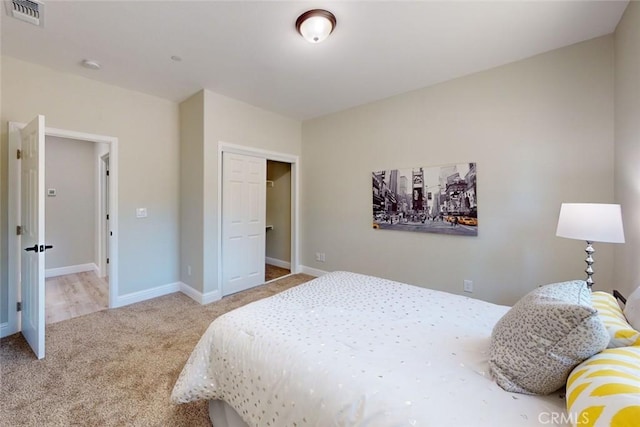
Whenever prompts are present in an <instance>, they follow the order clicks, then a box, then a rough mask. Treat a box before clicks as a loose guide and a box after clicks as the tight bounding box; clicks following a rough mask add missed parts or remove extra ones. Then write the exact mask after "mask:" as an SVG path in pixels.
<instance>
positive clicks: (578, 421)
mask: <svg viewBox="0 0 640 427" xmlns="http://www.w3.org/2000/svg"><path fill="white" fill-rule="evenodd" d="M538 422H539V423H540V424H542V425H567V424H569V425H574V426H579V425H583V424H589V414H587V413H584V412H583V413H582V414H580V415H578V414H566V413H564V412H540V413H539V414H538Z"/></svg>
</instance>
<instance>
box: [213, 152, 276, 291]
mask: <svg viewBox="0 0 640 427" xmlns="http://www.w3.org/2000/svg"><path fill="white" fill-rule="evenodd" d="M266 175H267V161H266V159H264V158H258V157H251V156H245V155H241V154H233V153H226V152H224V153H223V157H222V295H229V294H233V293H236V292H239V291H242V290H245V289H249V288H252V287H254V286H257V285H260V284H262V283H264V260H265V216H266V180H267V178H266Z"/></svg>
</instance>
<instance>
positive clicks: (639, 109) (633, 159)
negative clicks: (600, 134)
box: [613, 1, 640, 295]
mask: <svg viewBox="0 0 640 427" xmlns="http://www.w3.org/2000/svg"><path fill="white" fill-rule="evenodd" d="M615 58H616V59H615V70H616V74H615V100H616V102H615V135H616V151H615V171H616V174H615V187H616V201H617V202H618V203H620V204H621V205H622V215H623V222H624V231H625V239H626V243H625V244H622V245H616V248H615V277H614V279H615V280H614V281H613V284H614V286H615V287H616V289H619V290H621V291H622V292H623V293H624V294H626V295H629V294H630V293H631V291H632V290H634V289H635V288H637V287H638V285H640V263H639V262H638V260H640V221H638V220H637V218H638V213H639V212H640V3H638V2H635V1H632V2H630V3H629V6H627V9H626V11H625V13H624V15H623V17H622V20H621V21H620V23H619V24H618V28H617V29H616V34H615Z"/></svg>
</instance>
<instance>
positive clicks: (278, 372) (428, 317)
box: [171, 272, 565, 427]
mask: <svg viewBox="0 0 640 427" xmlns="http://www.w3.org/2000/svg"><path fill="white" fill-rule="evenodd" d="M507 310H508V307H504V306H499V305H494V304H490V303H487V302H484V301H480V300H475V299H471V298H466V297H462V296H458V295H452V294H448V293H444V292H438V291H433V290H428V289H424V288H419V287H415V286H410V285H405V284H401V283H397V282H392V281H388V280H384V279H380V278H375V277H370V276H363V275H359V274H354V273H346V272H336V273H331V274H328V275H325V276H322V277H320V278H318V279H315V280H313V281H311V282H308V283H305V284H303V285H300V286H298V287H295V288H292V289H290V290H288V291H285V292H282V293H280V294H277V295H275V296H273V297H270V298H266V299H263V300H260V301H257V302H254V303H252V304H249V305H247V306H244V307H241V308H239V309H236V310H234V311H232V312H229V313H227V314H225V315H223V316H221V317H219V318H218V319H216V320H215V321H214V322H213V323H212V324H211V326H210V327H209V329H208V330H207V331H206V333H205V334H204V335H203V337H202V338H201V340H200V342H199V343H198V344H197V346H196V348H195V349H194V351H193V353H192V355H191V357H190V358H189V360H188V362H187V364H186V366H185V367H184V369H183V371H182V373H181V374H180V377H179V379H178V381H177V382H176V385H175V387H174V389H173V393H172V396H171V398H172V400H173V401H174V402H176V403H184V402H190V401H194V400H199V399H222V400H225V401H226V402H228V403H229V404H230V405H231V406H232V407H233V408H234V409H235V410H236V411H237V412H238V414H240V416H241V417H242V418H243V419H244V420H245V421H246V422H247V424H249V425H251V426H261V427H262V426H303V425H311V426H334V425H335V426H365V425H366V426H454V425H455V426H509V427H513V426H524V425H532V426H533V425H536V426H537V425H541V424H545V423H546V424H550V423H551V420H552V418H553V419H554V420H555V423H553V425H556V426H557V425H563V423H562V422H560V421H562V420H563V416H562V414H564V412H565V411H564V409H563V408H564V400H563V399H561V398H560V397H559V396H558V395H551V396H546V397H536V396H526V395H519V394H512V393H508V392H506V391H504V390H502V389H501V388H500V387H498V386H497V385H496V384H495V382H494V381H493V380H492V379H491V378H490V376H489V374H488V365H487V359H488V349H489V340H490V336H491V330H492V328H493V325H494V324H495V323H496V322H497V320H498V319H499V318H500V317H501V316H502V315H503V314H504V313H505V312H506V311H507ZM554 414H555V415H554Z"/></svg>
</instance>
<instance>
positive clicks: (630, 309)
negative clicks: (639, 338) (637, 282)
mask: <svg viewBox="0 0 640 427" xmlns="http://www.w3.org/2000/svg"><path fill="white" fill-rule="evenodd" d="M623 313H624V317H626V318H627V321H628V322H629V324H631V326H633V329H635V330H636V331H640V286H639V287H638V289H636V290H635V291H633V293H632V294H631V295H629V298H627V303H626V304H625V306H624V310H623Z"/></svg>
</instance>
